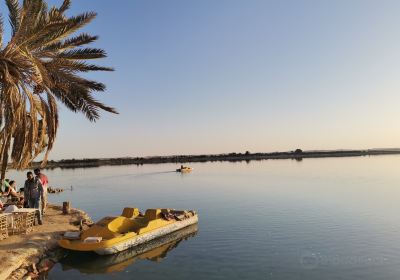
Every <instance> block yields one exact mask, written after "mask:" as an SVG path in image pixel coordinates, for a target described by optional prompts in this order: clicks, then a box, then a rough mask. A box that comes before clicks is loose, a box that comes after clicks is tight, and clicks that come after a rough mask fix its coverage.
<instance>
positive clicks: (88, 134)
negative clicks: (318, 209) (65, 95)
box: [0, 0, 400, 159]
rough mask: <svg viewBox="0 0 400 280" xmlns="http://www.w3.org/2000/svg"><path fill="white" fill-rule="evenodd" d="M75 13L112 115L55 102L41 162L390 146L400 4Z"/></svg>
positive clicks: (263, 3) (155, 5)
mask: <svg viewBox="0 0 400 280" xmlns="http://www.w3.org/2000/svg"><path fill="white" fill-rule="evenodd" d="M1 2H4V0H1ZM51 2H52V3H61V1H51ZM0 8H1V11H2V12H3V11H4V12H3V14H4V16H6V14H5V8H4V3H1V6H0ZM87 10H93V11H96V12H98V14H99V15H98V18H97V19H96V20H95V21H94V22H93V23H92V24H91V25H90V26H89V27H88V28H86V31H89V32H91V33H93V34H97V35H100V40H99V41H98V42H97V43H96V44H95V46H98V47H102V48H104V49H106V50H107V52H108V56H109V57H108V58H107V59H105V60H103V61H102V64H104V65H107V66H113V67H115V69H116V71H115V72H113V73H94V74H92V75H91V77H92V78H95V79H98V80H100V81H102V82H105V83H106V84H107V86H108V90H107V93H105V94H100V95H99V96H98V97H99V98H100V100H102V101H104V102H105V103H107V104H109V105H112V106H114V107H116V108H117V109H118V110H119V112H120V115H111V114H107V113H104V114H103V117H102V118H101V120H100V121H98V122H97V123H96V124H92V123H90V122H89V121H87V120H85V119H84V117H83V115H76V114H73V113H70V112H68V111H67V109H66V108H64V107H63V108H62V109H61V126H60V131H59V136H58V142H57V144H56V146H55V148H54V150H53V153H52V155H51V158H53V159H60V158H82V157H112V156H144V155H168V154H200V153H223V152H244V151H246V150H250V151H253V152H256V151H266V152H267V151H277V150H292V149H295V148H302V149H336V148H345V149H346V148H374V147H399V146H400V109H399V104H400V31H399V30H400V17H399V16H398V15H399V12H400V1H368V0H359V1H357V0H351V1H349V0H343V1H340V0H337V1H324V0H321V1H316V0H312V1H300V0H298V1H295V0H291V1H284V0H280V1H267V0H190V1H188V0H158V1H155V0H124V1H123V0H115V1H87V0H75V1H73V8H72V10H71V13H72V14H75V13H77V12H83V11H87Z"/></svg>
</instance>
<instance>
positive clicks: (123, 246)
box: [95, 215, 199, 255]
mask: <svg viewBox="0 0 400 280" xmlns="http://www.w3.org/2000/svg"><path fill="white" fill-rule="evenodd" d="M198 220H199V218H198V216H197V215H195V216H193V217H191V218H188V219H185V220H183V221H179V222H175V223H173V224H170V225H167V226H164V227H162V228H159V229H156V230H153V231H151V232H149V233H144V234H142V235H140V236H138V237H136V238H134V239H130V240H127V241H123V242H120V243H118V244H115V245H113V246H111V247H108V248H102V249H98V250H95V252H96V253H97V254H99V255H111V254H116V253H118V252H122V251H125V250H127V249H129V248H133V247H135V246H138V245H141V244H144V243H146V242H149V241H150V240H153V239H156V238H159V237H162V236H165V235H167V234H170V233H171V232H174V231H177V230H180V229H183V228H185V227H187V226H190V225H193V224H196V223H197V222H198Z"/></svg>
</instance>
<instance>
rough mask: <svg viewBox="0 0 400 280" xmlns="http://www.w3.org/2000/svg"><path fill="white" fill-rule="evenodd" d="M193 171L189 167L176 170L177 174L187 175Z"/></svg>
mask: <svg viewBox="0 0 400 280" xmlns="http://www.w3.org/2000/svg"><path fill="white" fill-rule="evenodd" d="M192 170H193V168H191V167H188V166H181V168H178V169H177V170H176V172H182V173H185V172H186V173H187V172H191V171H192Z"/></svg>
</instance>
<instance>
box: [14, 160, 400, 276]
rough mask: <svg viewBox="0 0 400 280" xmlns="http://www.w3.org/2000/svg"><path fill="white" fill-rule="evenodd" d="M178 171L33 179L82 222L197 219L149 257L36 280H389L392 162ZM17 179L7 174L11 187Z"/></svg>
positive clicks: (66, 265)
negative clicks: (141, 213) (173, 215)
mask: <svg viewBox="0 0 400 280" xmlns="http://www.w3.org/2000/svg"><path fill="white" fill-rule="evenodd" d="M190 166H192V167H193V168H194V171H193V172H192V173H189V174H180V173H176V172H173V171H174V170H175V169H176V168H177V165H175V164H155V165H144V166H136V165H130V166H106V167H99V168H82V169H64V170H61V169H54V170H45V171H44V173H45V174H46V175H48V177H49V181H50V185H51V186H54V187H62V188H66V189H67V190H66V191H65V192H64V193H61V194H57V195H52V194H49V200H50V202H53V203H61V202H62V201H71V202H72V206H73V207H76V208H80V209H83V210H84V211H86V212H87V213H88V214H89V215H90V216H91V217H92V218H93V220H98V219H100V218H102V217H103V216H108V215H119V214H120V213H121V212H122V209H123V208H124V207H125V206H131V207H139V208H140V209H141V210H145V209H147V208H157V207H159V208H161V207H164V208H176V209H195V210H197V211H198V213H199V219H200V221H199V225H198V230H197V229H192V230H191V232H188V233H187V235H186V236H185V238H184V239H183V240H177V241H175V242H172V243H169V244H167V245H166V246H165V247H163V248H161V249H159V250H158V251H157V250H156V251H154V252H151V253H150V254H149V255H144V256H139V257H129V253H127V254H125V255H124V256H120V257H119V258H121V259H119V260H115V259H112V258H107V257H105V258H104V257H101V258H99V257H95V256H93V255H85V254H83V255H82V254H78V255H72V256H70V255H67V256H66V258H65V259H64V260H63V261H62V262H61V263H58V264H57V265H56V266H55V267H54V269H53V270H51V272H50V273H49V275H48V278H49V279H75V280H78V279H109V278H112V279H133V278H137V279H141V280H143V279H189V278H190V279H193V280H195V279H374V280H376V279H399V277H400V172H399V171H398V168H399V166H400V156H375V157H354V158H321V159H304V160H302V161H295V160H265V161H251V162H248V163H246V162H236V163H233V162H215V163H193V164H190ZM24 174H25V173H22V172H10V173H9V174H8V176H9V177H10V178H12V179H17V182H18V183H19V185H18V186H19V187H20V186H22V184H23V179H24ZM71 186H72V188H71ZM114 262H115V263H114Z"/></svg>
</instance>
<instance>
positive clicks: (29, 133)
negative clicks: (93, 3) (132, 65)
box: [0, 0, 117, 179]
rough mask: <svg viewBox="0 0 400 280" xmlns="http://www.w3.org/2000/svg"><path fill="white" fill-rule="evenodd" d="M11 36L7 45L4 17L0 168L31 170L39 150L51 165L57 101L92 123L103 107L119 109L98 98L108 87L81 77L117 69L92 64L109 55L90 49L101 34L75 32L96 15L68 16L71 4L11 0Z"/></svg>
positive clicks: (0, 31)
mask: <svg viewBox="0 0 400 280" xmlns="http://www.w3.org/2000/svg"><path fill="white" fill-rule="evenodd" d="M6 4H7V7H8V9H9V22H10V25H11V39H10V41H9V42H8V43H7V44H4V43H3V35H4V29H3V19H2V18H0V170H1V179H4V177H5V172H6V169H7V165H8V163H10V164H11V166H12V167H13V168H16V169H23V168H26V167H27V166H28V165H29V164H30V163H31V162H32V161H33V159H35V158H36V157H37V156H38V155H39V154H42V153H43V154H44V158H43V161H42V165H44V164H46V161H47V157H48V153H49V151H50V150H51V149H52V147H53V144H54V141H55V139H56V135H57V127H58V110H57V102H60V103H62V104H64V105H65V106H66V107H67V108H68V109H70V110H72V111H74V112H82V113H83V114H84V115H85V116H86V117H87V118H88V119H89V120H90V121H96V120H97V119H98V118H99V116H100V115H99V111H100V110H104V111H107V112H112V113H117V112H116V110H115V109H114V108H111V107H108V106H106V105H104V104H102V103H101V102H99V101H98V100H96V99H95V98H94V97H93V93H95V92H99V91H100V92H101V91H104V90H105V85H104V84H102V83H99V82H96V81H93V80H89V79H86V78H83V77H81V76H80V74H81V73H85V72H90V71H112V70H113V69H112V68H108V67H101V66H97V65H94V64H90V63H88V62H86V61H87V60H92V59H98V58H103V57H106V53H105V51H104V50H102V49H97V48H87V47H84V46H85V45H87V44H89V43H92V42H94V41H96V39H97V38H98V37H97V36H91V35H89V34H86V33H81V34H75V32H76V31H78V30H79V29H80V28H82V27H83V26H85V25H87V24H88V23H89V22H91V21H92V20H93V19H94V18H95V17H96V13H94V12H87V13H83V14H80V15H77V16H70V17H68V16H66V15H65V12H66V11H67V10H68V9H69V7H70V5H71V1H70V0H64V2H63V3H62V5H61V6H60V7H51V8H49V7H48V6H47V3H46V2H45V0H24V1H23V3H20V2H19V0H6Z"/></svg>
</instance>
